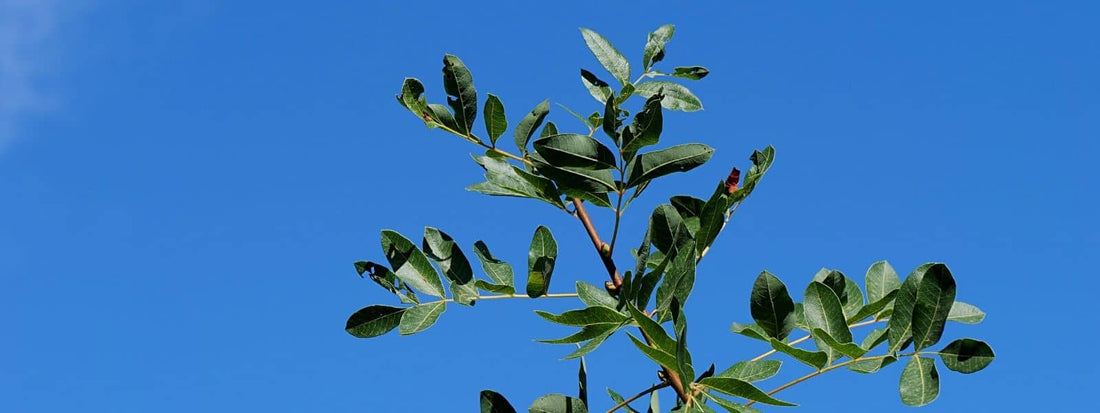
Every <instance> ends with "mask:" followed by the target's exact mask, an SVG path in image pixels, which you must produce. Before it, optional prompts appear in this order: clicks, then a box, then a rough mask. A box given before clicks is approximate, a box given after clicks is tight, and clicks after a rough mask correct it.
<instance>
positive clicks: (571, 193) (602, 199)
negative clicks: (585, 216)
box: [561, 186, 611, 208]
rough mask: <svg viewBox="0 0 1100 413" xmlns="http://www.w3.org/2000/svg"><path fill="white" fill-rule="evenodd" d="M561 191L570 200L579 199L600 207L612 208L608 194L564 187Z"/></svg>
mask: <svg viewBox="0 0 1100 413" xmlns="http://www.w3.org/2000/svg"><path fill="white" fill-rule="evenodd" d="M602 190H603V189H602V188H601V191H602ZM561 191H562V193H563V194H565V196H566V197H568V198H577V199H579V200H582V201H588V203H590V204H592V205H595V206H598V207H603V208H611V200H610V199H609V198H608V197H607V192H588V191H583V190H580V189H574V188H570V187H568V186H563V187H562V188H561Z"/></svg>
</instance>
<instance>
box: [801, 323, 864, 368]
mask: <svg viewBox="0 0 1100 413" xmlns="http://www.w3.org/2000/svg"><path fill="white" fill-rule="evenodd" d="M812 333H813V336H814V339H815V340H820V341H821V342H822V343H825V345H826V346H829V348H831V349H833V350H836V351H837V352H838V353H840V354H843V355H845V356H848V357H849V358H851V359H853V360H854V359H858V358H860V357H863V355H864V354H867V350H865V349H864V348H863V347H860V346H859V345H857V344H856V343H852V342H847V343H841V342H839V341H837V340H836V339H834V338H833V337H832V336H830V335H829V333H826V332H825V330H822V329H820V328H815V329H814V330H813V332H812Z"/></svg>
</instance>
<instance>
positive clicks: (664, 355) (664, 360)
mask: <svg viewBox="0 0 1100 413" xmlns="http://www.w3.org/2000/svg"><path fill="white" fill-rule="evenodd" d="M626 335H627V336H628V337H630V340H631V341H633V342H634V346H635V347H638V350H641V351H642V354H645V356H646V357H649V359H650V360H653V361H654V362H655V363H657V364H660V365H661V367H664V368H667V369H669V370H672V371H678V370H679V363H677V362H676V355H674V354H672V353H669V352H666V351H661V350H660V349H657V348H654V347H653V346H650V345H648V344H646V343H645V342H643V341H642V340H639V339H637V338H635V337H634V335H633V334H630V333H627V334H626ZM688 380H691V379H690V378H689V379H688Z"/></svg>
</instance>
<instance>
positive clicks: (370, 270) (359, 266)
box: [355, 261, 420, 304]
mask: <svg viewBox="0 0 1100 413" xmlns="http://www.w3.org/2000/svg"><path fill="white" fill-rule="evenodd" d="M355 271H356V272H358V273H359V276H360V277H362V276H363V274H364V273H365V274H367V275H368V276H369V277H370V279H371V281H374V282H375V283H376V284H378V285H380V286H382V288H385V289H386V290H387V291H389V292H391V293H393V294H394V295H396V296H397V297H398V299H400V300H401V302H402V303H404V304H415V303H419V302H420V301H419V300H418V299H417V298H416V293H414V292H412V290H410V289H409V287H408V286H407V285H405V283H403V282H401V280H400V279H398V278H397V275H394V273H393V271H390V269H389V268H386V267H385V266H383V265H380V264H377V263H374V262H371V261H356V262H355Z"/></svg>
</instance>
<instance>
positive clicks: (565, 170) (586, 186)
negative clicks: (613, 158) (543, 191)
mask: <svg viewBox="0 0 1100 413" xmlns="http://www.w3.org/2000/svg"><path fill="white" fill-rule="evenodd" d="M527 158H528V159H530V160H531V161H532V162H534V164H535V169H536V170H538V172H539V173H540V174H542V175H544V176H546V177H548V178H550V179H553V180H554V182H555V183H557V184H558V186H559V187H561V188H562V190H563V191H566V192H569V193H575V192H571V191H581V192H588V193H594V194H598V193H606V192H613V191H615V190H616V189H617V185H616V183H615V178H614V177H613V176H611V170H610V169H600V170H590V169H584V168H578V167H571V166H563V167H557V166H553V165H550V164H549V163H548V162H546V160H545V159H543V158H542V156H541V155H539V154H536V153H533V154H529V155H528V156H527Z"/></svg>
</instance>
